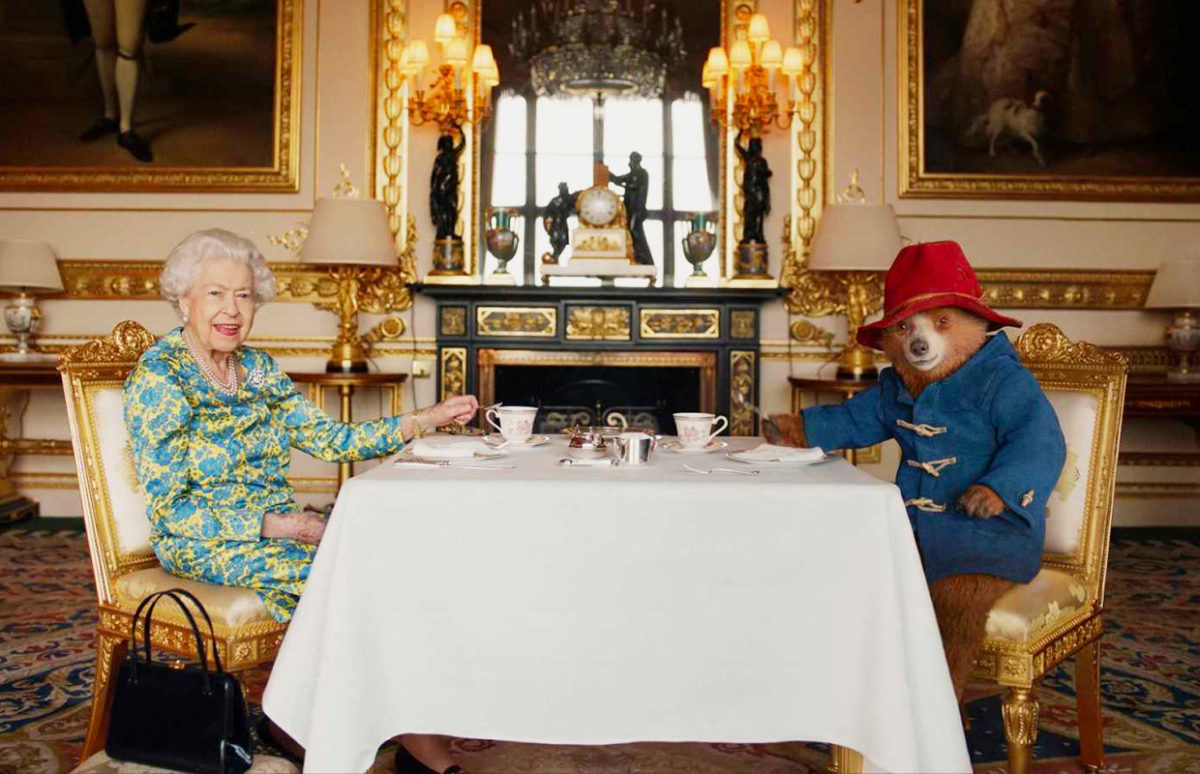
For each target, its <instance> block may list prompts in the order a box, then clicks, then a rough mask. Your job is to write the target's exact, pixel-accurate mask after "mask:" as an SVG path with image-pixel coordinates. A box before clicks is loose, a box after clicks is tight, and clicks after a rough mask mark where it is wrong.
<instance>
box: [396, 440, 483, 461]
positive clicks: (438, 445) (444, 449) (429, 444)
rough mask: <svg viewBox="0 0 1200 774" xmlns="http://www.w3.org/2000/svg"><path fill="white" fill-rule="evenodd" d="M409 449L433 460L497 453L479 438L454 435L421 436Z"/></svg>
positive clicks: (458, 458) (466, 457) (459, 458)
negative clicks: (477, 453)
mask: <svg viewBox="0 0 1200 774" xmlns="http://www.w3.org/2000/svg"><path fill="white" fill-rule="evenodd" d="M408 450H409V451H411V452H412V453H413V454H414V455H416V456H417V457H425V458H426V459H431V460H461V459H473V458H474V457H475V455H476V452H479V453H482V454H484V455H487V456H492V455H495V454H496V450H495V449H494V448H492V447H491V446H488V445H487V444H486V443H484V442H483V441H480V440H479V439H477V438H462V437H459V436H453V435H445V436H433V437H430V438H421V439H420V440H418V441H414V442H413V443H412V444H411V445H410V446H409V447H408Z"/></svg>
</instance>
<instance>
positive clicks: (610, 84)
mask: <svg viewBox="0 0 1200 774" xmlns="http://www.w3.org/2000/svg"><path fill="white" fill-rule="evenodd" d="M509 51H510V53H511V54H512V55H513V57H514V58H515V59H516V60H518V61H528V62H529V76H530V77H529V79H530V82H531V83H532V85H533V89H534V92H535V93H536V94H537V95H538V96H542V97H552V96H558V95H569V96H581V95H598V96H600V97H605V96H616V95H620V96H625V97H644V98H649V99H653V98H655V97H661V96H662V94H663V91H664V89H665V87H666V81H667V73H668V71H669V70H672V69H674V68H675V67H677V66H678V65H679V64H680V63H681V62H683V60H684V56H685V54H686V52H685V50H684V42H683V25H682V23H681V22H680V21H679V18H678V17H677V16H675V15H674V14H673V13H671V12H670V11H668V10H667V9H666V8H658V6H657V4H656V3H655V2H654V0H641V2H637V0H537V2H535V3H533V4H532V7H531V8H530V9H529V11H528V13H526V12H521V13H518V14H517V15H516V17H515V18H514V19H513V22H512V36H511V38H510V41H509Z"/></svg>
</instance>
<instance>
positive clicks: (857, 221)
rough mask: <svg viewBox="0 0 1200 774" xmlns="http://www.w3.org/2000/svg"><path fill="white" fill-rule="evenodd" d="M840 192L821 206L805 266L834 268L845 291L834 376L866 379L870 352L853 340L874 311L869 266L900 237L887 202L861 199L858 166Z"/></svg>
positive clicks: (875, 267) (885, 256)
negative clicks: (845, 337) (837, 200)
mask: <svg viewBox="0 0 1200 774" xmlns="http://www.w3.org/2000/svg"><path fill="white" fill-rule="evenodd" d="M842 198H843V201H844V202H846V203H842V204H830V205H827V206H826V207H825V208H824V209H823V210H822V211H821V220H820V222H819V223H818V224H817V233H816V235H815V236H814V237H813V243H812V250H811V252H810V253H809V257H808V268H809V269H811V270H813V271H836V272H838V275H837V276H838V285H839V287H840V288H841V289H842V290H843V291H844V293H845V300H844V302H843V303H844V308H845V313H846V328H847V331H848V333H849V336H850V340H849V341H848V342H847V344H846V348H845V349H844V350H842V354H841V355H840V356H839V358H838V372H837V376H838V378H839V379H871V378H874V377H875V375H876V369H875V354H874V352H872V351H871V350H870V349H869V348H867V347H864V346H862V345H861V344H859V343H858V342H857V341H856V340H855V336H856V335H857V334H858V329H859V326H861V325H862V324H863V322H864V321H865V320H866V318H867V316H868V315H870V314H871V312H872V311H874V309H873V308H872V306H873V304H872V301H871V282H872V275H871V274H869V273H868V272H876V271H882V270H885V269H887V268H888V266H890V265H891V263H892V260H893V259H895V257H896V253H898V252H900V248H901V246H902V245H903V240H902V238H901V236H900V226H899V224H897V223H896V213H895V211H893V210H892V205H890V204H880V205H872V204H865V203H863V202H864V201H865V198H866V197H865V196H864V195H863V192H862V189H861V188H859V187H858V173H857V172H855V174H854V175H853V176H852V177H851V181H850V187H849V188H848V189H847V191H846V194H845V195H844V196H843V197H842Z"/></svg>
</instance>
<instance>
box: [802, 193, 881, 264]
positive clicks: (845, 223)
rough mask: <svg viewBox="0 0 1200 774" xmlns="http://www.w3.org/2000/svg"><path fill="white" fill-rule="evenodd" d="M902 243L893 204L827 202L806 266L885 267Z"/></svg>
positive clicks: (822, 211)
mask: <svg viewBox="0 0 1200 774" xmlns="http://www.w3.org/2000/svg"><path fill="white" fill-rule="evenodd" d="M902 246H903V240H902V239H901V237H900V225H899V224H898V223H896V213H895V211H894V210H893V209H892V205H890V204H881V205H874V204H830V205H826V207H825V208H824V209H823V210H821V222H820V224H819V225H818V226H817V233H816V236H814V237H813V243H812V252H811V253H810V254H809V256H808V268H810V269H813V270H815V271H820V270H824V269H840V270H842V271H881V270H886V269H887V268H888V267H889V266H891V265H892V261H893V260H894V259H895V257H896V253H898V252H900V248H901V247H902Z"/></svg>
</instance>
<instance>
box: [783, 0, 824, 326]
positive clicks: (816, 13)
mask: <svg viewBox="0 0 1200 774" xmlns="http://www.w3.org/2000/svg"><path fill="white" fill-rule="evenodd" d="M833 2H834V0H793V5H792V23H793V29H794V38H795V43H794V45H796V46H799V47H800V48H801V49H802V50H803V51H804V52H805V62H806V63H807V70H806V72H805V73H804V74H803V75H801V76H800V78H799V80H798V83H799V87H800V88H799V91H800V95H799V102H800V104H799V108H800V113H799V115H798V116H797V117H796V119H795V120H794V121H793V122H792V128H791V132H790V138H791V140H790V146H791V147H790V151H791V162H790V163H791V167H790V169H789V173H790V174H789V180H790V186H789V191H790V197H789V202H788V204H789V210H788V214H787V215H786V216H784V220H783V242H784V253H783V266H782V269H781V271H780V278H779V284H780V286H781V287H785V288H790V289H792V294H791V295H792V296H795V295H797V292H798V291H797V290H796V285H797V282H798V279H799V277H798V275H799V273H800V271H801V269H802V268H803V266H804V264H805V262H806V261H807V260H808V251H809V248H810V247H811V246H812V239H813V236H814V235H815V234H816V232H817V219H818V218H819V217H820V215H821V207H822V206H823V205H824V202H825V193H826V191H827V190H828V189H829V181H828V178H829V175H830V172H831V170H830V167H831V166H832V164H831V161H832V159H833V131H832V130H833V126H832V116H833V112H832V110H831V107H832V100H833V78H832V73H831V72H830V70H831V68H830V67H828V63H829V62H830V61H831V57H832V52H833V48H832V45H833ZM801 295H802V293H801ZM787 304H788V307H789V308H793V307H795V306H796V302H794V301H793V300H792V298H791V296H789V297H788V299H787Z"/></svg>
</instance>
